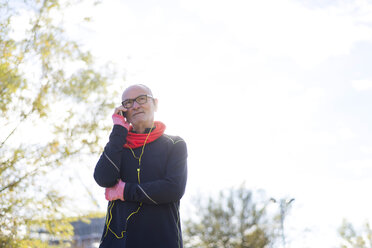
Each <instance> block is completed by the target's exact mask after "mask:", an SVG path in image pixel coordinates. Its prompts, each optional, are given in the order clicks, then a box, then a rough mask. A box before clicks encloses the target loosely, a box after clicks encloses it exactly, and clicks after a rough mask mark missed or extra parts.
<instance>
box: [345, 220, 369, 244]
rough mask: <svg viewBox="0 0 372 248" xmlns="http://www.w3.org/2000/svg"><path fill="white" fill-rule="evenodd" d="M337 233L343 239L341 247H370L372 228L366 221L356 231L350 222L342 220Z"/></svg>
mask: <svg viewBox="0 0 372 248" xmlns="http://www.w3.org/2000/svg"><path fill="white" fill-rule="evenodd" d="M338 233H339V234H340V236H341V238H342V239H343V242H342V244H341V246H340V247H341V248H372V229H371V226H370V225H369V223H368V222H367V223H365V224H364V226H363V228H362V229H361V230H360V231H359V232H358V231H357V230H356V229H355V228H354V226H353V225H352V224H351V223H350V222H348V221H347V220H343V222H342V225H341V226H340V228H339V229H338Z"/></svg>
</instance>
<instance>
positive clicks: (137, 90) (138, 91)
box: [122, 85, 157, 127]
mask: <svg viewBox="0 0 372 248" xmlns="http://www.w3.org/2000/svg"><path fill="white" fill-rule="evenodd" d="M141 95H150V93H149V92H148V91H147V89H146V88H144V87H142V86H139V85H135V86H131V87H129V88H128V89H126V90H125V91H124V93H123V95H122V101H125V100H128V99H136V98H137V97H138V96H141ZM156 104H157V99H153V98H151V97H147V102H146V103H143V104H139V103H138V102H136V101H133V106H132V107H131V108H128V110H127V113H126V118H127V120H128V122H130V123H132V125H133V126H134V127H136V126H137V125H145V126H146V127H149V126H151V125H152V122H153V121H154V112H155V110H156Z"/></svg>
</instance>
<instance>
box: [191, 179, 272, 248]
mask: <svg viewBox="0 0 372 248" xmlns="http://www.w3.org/2000/svg"><path fill="white" fill-rule="evenodd" d="M268 202H269V201H268V200H264V201H263V203H255V202H254V198H253V194H252V192H251V191H250V190H248V189H246V188H245V187H244V186H241V187H240V188H238V189H230V190H228V191H221V192H220V194H219V196H218V197H216V198H213V197H209V198H207V202H204V203H203V201H202V200H201V199H199V200H197V201H196V213H197V216H195V218H194V219H189V220H187V221H185V223H184V224H185V235H184V236H185V246H186V247H206V248H220V247H221V248H264V247H268V246H269V245H270V244H273V242H274V240H275V234H274V233H275V230H274V229H276V228H277V225H276V224H275V225H274V224H273V225H270V222H269V218H268V217H267V215H266V205H267V203H268Z"/></svg>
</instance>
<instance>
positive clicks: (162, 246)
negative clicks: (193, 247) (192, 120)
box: [94, 125, 187, 248]
mask: <svg viewBox="0 0 372 248" xmlns="http://www.w3.org/2000/svg"><path fill="white" fill-rule="evenodd" d="M127 133H128V131H127V129H126V128H124V127H122V126H120V125H114V127H113V130H112V132H111V135H110V139H109V142H108V144H107V145H106V146H105V149H104V152H103V153H102V155H101V157H100V159H99V161H98V163H97V165H96V168H95V170H94V179H95V180H96V182H97V183H98V185H100V186H102V187H112V186H114V185H115V184H116V183H117V181H118V180H119V179H121V180H122V181H124V182H125V183H126V185H125V188H124V200H125V201H121V200H116V201H112V202H109V204H108V209H107V216H106V225H105V227H104V231H103V235H102V240H101V245H100V248H108V247H110V248H116V247H120V248H136V247H138V248H147V247H149V248H150V247H151V248H157V247H159V248H182V247H183V246H182V235H181V225H180V215H179V205H180V199H181V197H182V196H183V194H184V192H185V186H186V178H187V148H186V143H185V142H184V141H183V140H182V139H181V138H180V137H176V136H169V135H166V134H163V135H162V136H161V137H159V138H158V139H157V140H155V141H153V142H151V143H148V144H146V145H145V149H144V153H143V155H142V159H141V166H140V184H139V183H138V173H137V169H138V168H139V163H138V159H136V158H134V156H133V154H132V152H131V150H130V149H128V148H124V147H123V145H124V144H125V143H126V136H127ZM141 151H142V147H139V148H135V149H133V152H134V153H135V155H136V156H137V157H139V156H140V154H141Z"/></svg>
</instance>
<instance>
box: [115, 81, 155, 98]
mask: <svg viewBox="0 0 372 248" xmlns="http://www.w3.org/2000/svg"><path fill="white" fill-rule="evenodd" d="M133 90H142V91H143V92H145V93H146V94H147V95H150V96H152V91H151V89H150V88H149V87H147V86H146V85H144V84H134V85H131V86H129V87H128V88H126V89H125V90H124V92H123V95H122V99H123V101H124V100H125V99H124V96H125V95H128V92H130V91H133Z"/></svg>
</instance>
